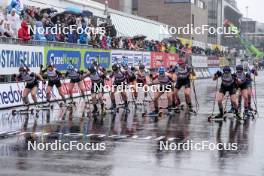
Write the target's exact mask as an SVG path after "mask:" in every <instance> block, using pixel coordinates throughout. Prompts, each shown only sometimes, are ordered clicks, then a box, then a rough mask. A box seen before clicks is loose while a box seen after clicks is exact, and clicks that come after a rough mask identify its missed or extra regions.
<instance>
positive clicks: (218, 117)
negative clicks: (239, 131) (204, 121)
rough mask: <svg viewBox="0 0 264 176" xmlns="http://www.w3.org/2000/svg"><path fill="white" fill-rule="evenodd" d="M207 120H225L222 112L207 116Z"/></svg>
mask: <svg viewBox="0 0 264 176" xmlns="http://www.w3.org/2000/svg"><path fill="white" fill-rule="evenodd" d="M208 121H209V122H211V121H226V117H225V116H224V114H221V113H220V114H218V115H213V114H212V115H210V116H209V117H208Z"/></svg>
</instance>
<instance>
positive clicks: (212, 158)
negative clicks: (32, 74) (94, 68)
mask: <svg viewBox="0 0 264 176" xmlns="http://www.w3.org/2000/svg"><path fill="white" fill-rule="evenodd" d="M263 82H264V78H263V76H261V77H260V78H258V82H257V83H258V85H259V87H258V88H259V90H258V105H259V107H258V109H259V111H260V113H259V114H260V117H258V118H256V120H254V121H253V120H251V121H248V122H246V123H241V122H237V121H236V120H230V119H228V120H227V121H226V122H218V123H216V122H213V123H208V122H207V117H208V115H209V114H210V113H211V111H212V104H213V98H214V91H215V90H214V87H215V86H214V84H215V83H214V82H209V81H208V80H200V81H197V82H196V87H197V88H199V90H197V92H198V98H199V103H200V111H199V114H198V115H197V116H191V115H189V114H187V113H185V112H184V111H182V112H181V113H180V114H176V115H172V116H170V117H169V116H163V117H161V118H160V119H159V122H158V123H154V120H153V119H152V118H150V117H142V115H141V114H142V113H143V112H144V111H145V110H148V109H149V108H148V106H147V105H145V106H141V107H137V108H135V107H134V106H133V105H130V112H125V111H124V110H122V109H120V111H118V112H117V113H116V114H112V113H111V112H107V114H106V115H105V116H100V115H97V116H95V117H90V116H89V112H88V111H87V108H86V107H85V103H83V102H82V101H81V100H80V101H79V100H78V101H79V102H78V104H77V107H76V108H73V109H72V110H66V109H63V108H62V109H59V108H58V107H57V106H56V105H55V107H54V110H51V111H43V112H40V113H39V117H36V116H33V115H21V116H12V115H10V110H6V111H2V112H1V114H0V117H1V119H0V129H1V130H0V132H1V134H0V170H1V171H0V175H21V176H22V175H23V176H24V175H27V176H30V175H32V176H33V175H34V176H35V175H45V176H47V175H58V176H60V175H61V176H65V175H113V176H119V175H120V176H122V175H126V176H130V175H131V176H132V175H133V176H134V175H144V176H146V175H149V176H152V175H176V174H177V175H201V176H204V175H217V176H222V175H230V176H231V175H232V176H233V175H239V176H242V175H245V176H248V175H264V160H263V158H264V152H263V149H262V148H263V146H264V140H263V139H264V138H263V126H264V120H263V115H262V114H263V113H264V111H263V106H264V91H263V90H260V87H261V85H263ZM150 109H151V108H150ZM58 140H60V141H61V142H62V143H67V142H70V141H77V142H80V143H91V144H94V146H96V144H99V143H105V146H106V148H105V150H93V151H87V150H81V151H78V150H72V151H58V150H56V151H51V150H49V151H39V150H37V151H33V150H30V151H29V150H27V147H28V145H27V142H28V141H32V142H34V141H37V143H48V142H54V141H58ZM161 141H163V142H166V141H168V142H169V143H180V142H181V143H186V142H187V141H192V142H193V143H198V142H202V141H208V142H211V143H216V144H217V143H237V150H221V151H217V150H214V151H210V150H201V151H199V150H177V151H173V150H170V151H166V150H160V142H161Z"/></svg>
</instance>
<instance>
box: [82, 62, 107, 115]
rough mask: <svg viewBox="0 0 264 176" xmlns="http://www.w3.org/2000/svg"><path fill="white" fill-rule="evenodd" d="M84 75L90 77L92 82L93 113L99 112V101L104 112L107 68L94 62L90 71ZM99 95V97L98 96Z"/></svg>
mask: <svg viewBox="0 0 264 176" xmlns="http://www.w3.org/2000/svg"><path fill="white" fill-rule="evenodd" d="M84 77H90V80H91V82H92V85H91V86H92V87H91V94H92V103H93V107H94V108H93V113H97V112H98V107H97V101H99V103H100V104H101V112H104V101H103V95H104V85H105V83H104V82H105V79H106V70H105V68H103V67H101V66H98V65H97V64H93V65H91V66H90V67H89V69H88V72H87V73H86V75H85V76H84ZM97 95H98V98H97Z"/></svg>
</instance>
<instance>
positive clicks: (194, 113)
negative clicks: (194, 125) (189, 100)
mask: <svg viewBox="0 0 264 176" xmlns="http://www.w3.org/2000/svg"><path fill="white" fill-rule="evenodd" d="M187 112H188V114H191V115H195V116H196V115H197V112H196V111H195V110H194V109H193V107H192V106H190V105H189V107H188V108H187Z"/></svg>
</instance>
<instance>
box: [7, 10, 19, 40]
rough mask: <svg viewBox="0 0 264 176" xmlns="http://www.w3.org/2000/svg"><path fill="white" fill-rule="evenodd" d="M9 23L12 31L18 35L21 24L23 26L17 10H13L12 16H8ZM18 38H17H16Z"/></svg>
mask: <svg viewBox="0 0 264 176" xmlns="http://www.w3.org/2000/svg"><path fill="white" fill-rule="evenodd" d="M7 21H8V22H9V24H10V25H11V29H12V30H13V31H14V33H15V34H17V31H18V29H19V24H21V20H20V17H19V16H18V15H17V13H16V9H14V8H13V9H12V11H11V14H8V15H7ZM14 37H17V36H14Z"/></svg>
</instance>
